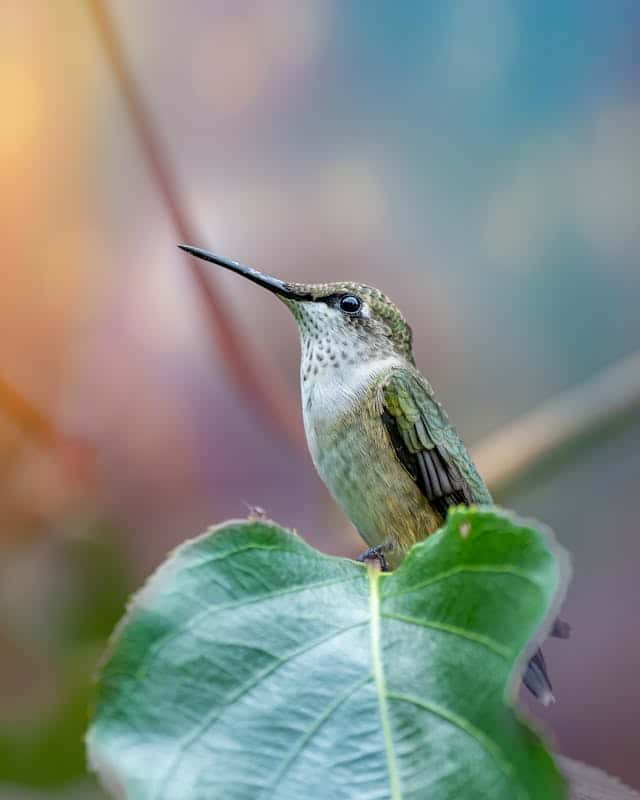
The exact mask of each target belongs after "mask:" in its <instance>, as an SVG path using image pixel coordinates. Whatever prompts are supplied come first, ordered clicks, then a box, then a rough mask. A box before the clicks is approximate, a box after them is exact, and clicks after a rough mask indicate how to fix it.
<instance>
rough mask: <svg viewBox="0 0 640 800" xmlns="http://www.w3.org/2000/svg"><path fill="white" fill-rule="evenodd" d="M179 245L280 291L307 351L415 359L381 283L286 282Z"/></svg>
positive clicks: (406, 330) (402, 321) (408, 336)
mask: <svg viewBox="0 0 640 800" xmlns="http://www.w3.org/2000/svg"><path fill="white" fill-rule="evenodd" d="M179 247H180V248H181V249H182V250H185V251H186V252H187V253H191V255H194V256H196V257H197V258H202V259H204V260H205V261H210V262H212V263H213V264H218V265H219V266H221V267H225V268H226V269H230V270H232V271H233V272H237V273H238V274H239V275H243V276H244V277H245V278H248V279H249V280H250V281H253V282H254V283H257V284H259V285H260V286H263V287H264V288H265V289H268V290H269V291H270V292H273V293H274V294H275V295H276V296H277V297H279V298H280V299H281V300H282V301H283V302H284V303H285V304H286V305H287V306H288V307H289V308H290V310H291V312H292V313H293V316H294V317H295V319H296V322H297V323H298V328H299V330H300V336H301V339H302V347H303V351H304V350H306V351H309V350H311V349H312V348H314V346H319V347H324V348H326V349H327V351H328V352H330V353H344V352H347V353H349V357H350V358H354V357H356V356H357V358H358V359H360V360H368V359H371V358H380V357H384V356H389V355H399V356H401V357H402V358H405V359H407V360H408V361H410V362H411V363H413V355H412V352H411V328H410V327H409V325H408V324H407V322H406V320H405V319H404V317H403V316H402V314H401V312H400V310H399V309H398V307H397V306H396V305H394V303H392V302H391V300H389V298H388V297H387V296H386V295H385V294H383V293H382V292H381V291H380V290H379V289H375V288H374V287H372V286H366V285H365V284H362V283H351V282H336V283H286V282H284V281H282V280H280V279H279V278H274V277H272V276H271V275H266V274H265V273H263V272H259V271H258V270H256V269H253V268H252V267H247V266H244V265H243V264H239V263H238V262H237V261H230V260H228V259H225V258H221V257H220V256H217V255H215V254H214V253H210V252H208V251H207V250H201V249H200V248H198V247H190V246H187V245H179ZM332 348H333V349H332Z"/></svg>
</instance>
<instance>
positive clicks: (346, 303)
mask: <svg viewBox="0 0 640 800" xmlns="http://www.w3.org/2000/svg"><path fill="white" fill-rule="evenodd" d="M361 306H362V301H361V300H360V298H359V297H356V296H355V294H345V295H343V296H342V297H341V298H340V311H344V313H345V314H357V313H358V311H360V308H361Z"/></svg>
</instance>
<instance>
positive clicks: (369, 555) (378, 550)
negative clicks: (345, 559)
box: [356, 544, 389, 572]
mask: <svg viewBox="0 0 640 800" xmlns="http://www.w3.org/2000/svg"><path fill="white" fill-rule="evenodd" d="M388 549H389V545H387V544H379V545H377V546H376V547H368V548H367V549H366V550H365V551H364V553H360V555H359V556H358V558H356V561H362V563H366V562H367V561H377V562H378V564H379V565H380V570H381V572H389V565H388V564H387V559H386V558H385V557H384V551H385V550H388Z"/></svg>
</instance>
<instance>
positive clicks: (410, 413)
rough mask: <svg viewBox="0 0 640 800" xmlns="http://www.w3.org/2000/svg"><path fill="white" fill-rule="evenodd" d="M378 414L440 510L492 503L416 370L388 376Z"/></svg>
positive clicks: (422, 488) (408, 466)
mask: <svg viewBox="0 0 640 800" xmlns="http://www.w3.org/2000/svg"><path fill="white" fill-rule="evenodd" d="M382 419H383V422H384V424H385V425H386V427H387V430H388V431H389V435H390V437H391V441H392V442H393V445H394V448H395V451H396V454H397V455H398V458H399V459H400V461H401V462H402V463H403V465H404V466H405V468H406V469H407V471H408V472H409V474H410V475H411V476H412V478H413V479H414V480H415V482H416V483H417V485H418V487H419V488H420V491H421V492H422V493H423V494H424V496H425V497H426V498H427V500H428V501H429V502H430V503H431V505H432V506H433V507H434V508H435V509H436V510H437V511H438V512H439V513H440V514H442V515H443V516H446V513H447V509H448V508H449V507H450V506H453V505H458V504H460V503H466V504H469V503H491V502H492V501H491V495H490V494H489V490H488V489H487V487H486V485H485V483H484V481H483V480H482V478H481V477H480V475H479V473H478V471H477V469H476V468H475V465H474V464H473V462H472V461H471V458H470V457H469V453H468V452H467V448H466V447H465V446H464V442H463V441H462V440H461V439H460V437H459V436H458V434H457V433H456V431H455V429H454V428H453V427H452V426H451V425H450V424H449V420H448V418H447V415H446V413H445V411H444V409H443V408H442V406H441V405H440V403H438V402H437V400H436V399H435V398H434V396H433V389H432V388H431V386H429V384H428V383H427V382H426V381H425V380H424V378H423V377H422V376H421V375H420V374H419V373H418V372H413V371H411V370H410V369H401V370H394V371H393V372H391V373H390V374H389V375H388V376H387V378H386V379H385V381H384V382H383V384H382Z"/></svg>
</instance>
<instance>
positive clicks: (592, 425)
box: [474, 351, 640, 493]
mask: <svg viewBox="0 0 640 800" xmlns="http://www.w3.org/2000/svg"><path fill="white" fill-rule="evenodd" d="M638 411H640V351H637V352H635V353H632V354H631V355H629V356H627V357H625V358H622V359H620V360H619V361H616V362H615V363H614V364H612V365H610V366H608V367H606V368H605V369H604V370H602V372H599V373H598V374H597V375H595V376H594V377H592V378H591V379H590V380H588V381H586V382H585V383H582V384H579V385H578V386H574V387H572V388H571V389H568V390H567V391H565V392H562V393H561V394H559V395H557V396H556V397H554V398H552V399H551V400H549V401H548V402H546V403H544V404H543V405H542V406H540V407H539V408H537V409H535V410H534V411H532V412H531V413H529V414H526V415H525V416H523V417H521V418H520V419H517V420H515V421H514V422H512V423H510V424H508V425H505V426H504V427H503V428H500V430H498V431H497V432H496V433H494V434H490V435H489V436H487V437H486V438H485V439H483V440H482V441H481V442H479V444H478V445H477V446H476V447H475V448H474V459H475V462H476V464H477V465H478V469H479V470H480V472H481V474H482V475H484V478H485V480H486V481H487V483H488V484H489V486H490V487H491V489H492V490H493V491H495V492H497V493H504V492H506V491H508V490H511V489H513V488H515V487H516V485H518V484H519V483H520V482H521V481H522V480H523V479H524V478H525V477H527V476H529V475H530V474H531V473H532V472H534V471H538V470H540V469H541V468H542V467H545V469H546V468H547V467H548V466H549V463H550V461H551V460H552V459H557V457H558V456H560V455H562V453H563V452H565V453H566V452H568V451H569V450H572V451H574V450H575V449H576V447H580V446H582V445H587V444H589V443H590V442H591V441H592V440H593V437H594V436H595V435H596V434H598V433H599V432H603V431H605V430H608V429H610V428H611V426H613V425H616V424H619V423H622V422H624V421H626V420H628V419H630V418H631V417H632V416H634V415H635V413H636V412H638ZM572 454H574V453H573V452H572Z"/></svg>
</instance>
